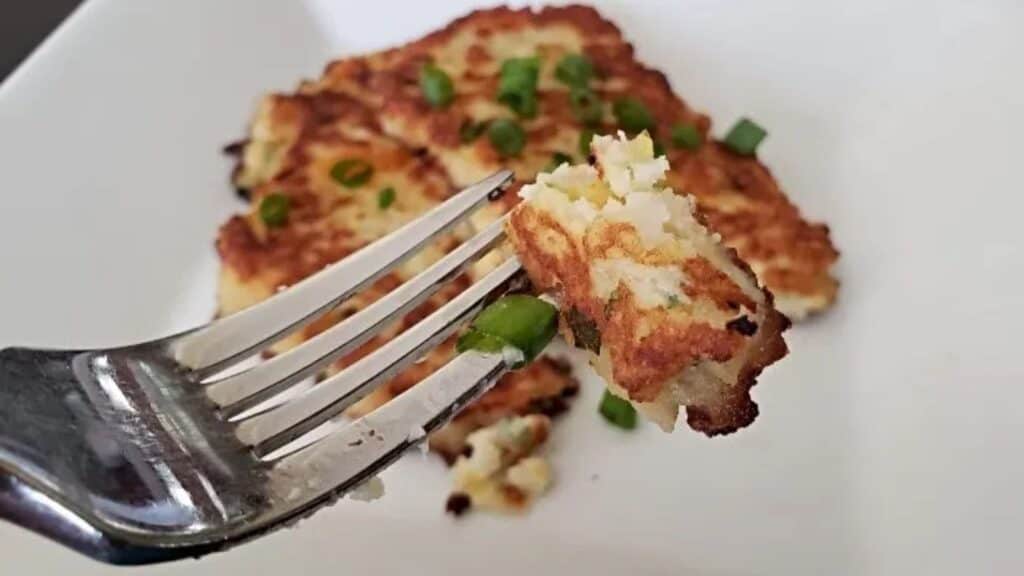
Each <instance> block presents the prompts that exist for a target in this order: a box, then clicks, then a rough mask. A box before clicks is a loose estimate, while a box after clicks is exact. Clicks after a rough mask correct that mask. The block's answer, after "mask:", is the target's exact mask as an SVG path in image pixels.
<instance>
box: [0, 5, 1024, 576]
mask: <svg viewBox="0 0 1024 576" xmlns="http://www.w3.org/2000/svg"><path fill="white" fill-rule="evenodd" d="M470 4H471V2H469V1H468V0H467V1H459V2H447V3H444V4H443V5H442V4H441V3H439V2H409V3H407V4H400V3H398V2H391V1H385V0H375V1H373V2H359V3H354V2H340V1H339V2H332V1H330V0H308V1H305V2H299V1H294V2H281V1H274V0H259V1H257V0H250V1H246V0H237V1H227V0H217V1H214V0H175V1H164V2H158V1H155V0H145V1H142V0H91V1H89V2H87V3H86V5H85V6H84V8H82V9H80V10H79V11H78V12H77V13H76V14H75V15H74V16H73V17H72V18H71V19H70V20H69V21H68V22H67V23H66V24H65V25H63V26H62V27H61V28H60V29H59V31H58V32H57V33H55V34H54V35H53V36H52V37H51V38H50V39H49V40H48V41H47V42H46V43H45V44H44V45H43V47H42V48H41V49H39V50H38V51H37V52H36V53H35V54H34V55H33V56H32V57H31V58H30V59H29V60H28V61H27V62H26V63H25V64H24V65H23V66H22V67H21V68H20V69H19V70H18V71H17V72H16V73H15V74H14V75H13V76H11V77H10V78H9V79H8V80H7V81H6V82H5V83H4V84H3V86H2V87H0V166H2V173H0V182H2V185H0V199H2V202H0V206H2V210H0V213H2V225H0V254H2V260H0V261H2V265H3V268H2V272H0V277H2V282H0V287H2V292H0V296H2V298H0V345H10V344H15V343H17V344H26V345H32V344H35V345H48V346H73V345H74V346H78V345H102V344H111V343H117V342H124V341H131V340H136V339H141V338H148V337H152V336H157V335H161V334H166V333H169V332H172V331H174V330H177V329H181V328H185V327H188V326H191V325H194V324H197V323H200V322H203V321H205V320H207V319H208V318H209V317H210V315H211V313H212V312H213V302H214V290H215V271H216V266H217V263H216V259H215V255H214V252H213V249H212V239H213V236H214V233H215V230H216V227H217V225H218V223H219V222H221V221H222V220H224V219H225V217H227V216H228V215H229V214H231V213H232V212H234V211H238V210H240V209H241V208H242V206H241V204H240V203H239V202H238V201H237V200H236V199H235V198H234V196H233V194H232V191H231V189H230V188H229V187H228V185H227V172H228V163H227V161H226V160H225V159H224V158H222V157H221V155H220V154H219V148H220V146H221V145H223V144H224V143H226V142H228V141H230V140H232V139H233V138H236V137H238V136H239V135H240V134H242V131H243V126H244V124H245V122H246V120H247V118H248V116H249V114H250V112H251V111H252V109H253V104H254V102H255V101H256V98H257V97H258V95H260V94H261V93H263V92H265V91H267V90H271V89H289V88H290V87H292V86H294V85H295V84H296V82H297V81H298V80H299V79H300V78H302V77H310V76H313V75H315V74H317V73H318V72H319V71H320V70H321V69H322V66H323V65H324V63H325V62H326V61H327V60H328V58H330V57H332V56H338V55H343V54H349V53H355V52H359V51H364V50H369V49H375V48H380V47H385V46H388V45H392V44H395V43H399V42H402V41H405V40H407V39H410V38H412V37H414V36H416V35H418V34H421V33H423V32H426V31H428V30H431V29H432V28H435V27H437V26H439V25H442V24H443V23H445V22H447V21H448V20H449V19H451V18H452V17H454V16H457V15H460V14H462V13H464V12H466V11H467V10H468V9H469V8H470ZM602 4H603V6H602V8H603V10H604V11H605V13H606V14H607V15H608V16H610V17H612V18H614V19H615V21H617V22H618V23H619V24H620V25H621V26H622V28H623V29H624V30H625V32H626V34H627V35H628V37H629V38H630V39H631V40H633V41H634V43H635V44H636V46H637V49H638V51H639V55H640V56H641V58H642V59H643V60H645V61H647V62H650V63H651V64H653V65H655V66H657V67H659V68H661V69H663V70H665V71H666V72H667V73H668V75H669V77H670V79H671V81H672V82H673V84H674V86H675V87H676V89H677V90H679V91H680V92H681V93H682V94H683V95H684V96H685V97H686V98H687V99H688V100H689V101H690V102H691V103H692V104H693V105H694V106H696V107H698V108H700V109H703V110H707V111H709V112H710V113H711V114H712V116H713V117H714V118H715V119H716V121H717V123H718V127H719V130H722V129H724V128H725V127H726V126H727V125H728V124H729V123H730V122H731V120H733V119H734V118H736V117H737V116H739V115H741V114H747V115H750V116H752V117H754V118H756V119H757V120H758V121H760V122H761V123H762V124H764V125H765V126H767V127H768V128H769V129H770V131H771V137H770V140H769V141H768V142H767V143H766V144H765V145H764V147H763V157H764V159H765V161H766V162H767V163H768V164H769V165H770V166H771V167H772V169H773V170H774V171H775V173H776V174H777V176H778V177H779V179H780V180H781V181H782V183H783V185H784V187H785V188H786V189H787V190H788V191H789V193H790V195H791V196H792V198H793V199H794V200H795V201H796V202H797V203H798V204H799V205H800V206H801V207H802V208H803V210H804V212H805V213H806V214H808V215H809V216H811V217H812V218H815V219H822V220H825V221H827V222H828V223H829V224H830V225H831V226H832V230H833V232H834V237H835V240H836V242H837V243H838V245H839V247H840V248H841V250H842V251H843V257H842V260H841V261H840V265H839V269H838V272H839V275H840V276H841V277H842V280H843V287H842V292H841V293H840V303H839V306H838V307H837V308H836V309H835V310H833V311H832V312H830V313H828V314H826V315H825V316H823V317H821V318H818V319H815V320H813V321H811V322H808V323H806V324H801V325H799V326H797V327H796V328H795V329H793V330H792V331H791V332H790V335H789V341H790V344H791V347H792V350H793V352H792V355H791V356H790V357H789V358H787V359H786V360H785V361H783V362H782V363H780V364H779V365H778V366H775V367H772V368H771V369H770V370H769V371H768V372H767V373H766V374H765V375H764V377H763V379H762V381H761V384H760V385H759V386H758V387H757V389H756V397H757V400H758V402H759V403H760V405H761V408H762V415H761V417H760V419H759V420H758V421H757V423H756V424H755V425H754V426H752V427H751V428H749V429H747V430H744V431H743V432H742V433H740V434H737V435H734V436H731V437H728V438H724V439H716V440H708V439H705V438H703V437H701V436H698V435H696V434H693V433H690V432H688V431H686V430H685V429H684V430H681V431H679V432H678V433H677V434H675V435H672V436H668V435H663V434H661V433H660V432H658V431H657V430H655V429H653V427H651V426H647V427H645V428H644V429H642V430H640V431H638V432H636V433H633V434H625V433H620V432H618V431H616V430H614V429H611V428H609V427H607V426H605V425H604V424H603V423H602V422H601V421H600V420H599V419H598V417H597V416H596V415H595V413H594V406H595V403H596V400H597V394H598V393H599V386H598V385H597V384H596V383H595V382H593V381H590V382H587V384H588V386H587V387H586V390H585V392H584V394H583V396H582V398H580V399H579V401H578V403H577V404H576V405H575V407H574V409H573V411H572V413H571V415H570V416H569V417H568V420H567V421H566V422H564V423H563V424H561V425H560V426H558V428H557V432H556V433H555V436H554V438H553V446H552V452H553V453H554V463H555V467H556V472H557V477H558V484H557V487H556V488H555V489H554V492H553V493H552V494H551V496H550V498H547V499H545V500H544V501H542V502H541V503H540V505H539V506H538V507H537V508H536V509H535V510H534V511H533V512H532V513H531V514H529V515H528V516H527V517H525V518H518V519H508V518H495V517H489V516H487V515H484V514H476V515H472V516H470V517H468V518H465V519H463V520H460V521H458V522H454V521H452V519H450V518H448V517H446V516H445V515H444V514H443V513H442V504H443V501H444V497H445V494H446V487H447V484H446V475H445V470H444V468H443V466H441V465H440V464H439V463H438V462H437V461H435V460H433V459H424V458H422V457H420V456H417V455H414V456H411V457H408V458H406V459H405V460H404V461H402V462H401V463H400V464H399V465H398V466H396V467H395V468H394V469H392V470H391V471H389V473H387V474H386V477H385V482H386V484H387V485H388V495H387V497H386V498H385V499H384V500H382V501H380V502H377V503H374V504H372V505H367V504H362V503H355V502H343V503H342V504H340V505H338V506H335V507H334V508H331V509H329V510H325V511H323V512H321V513H319V514H318V515H316V516H315V517H314V518H313V519H311V520H309V521H307V522H304V523H302V524H301V525H300V526H299V527H298V528H296V529H291V530H287V531H284V532H279V533H276V534H273V535H272V536H270V537H268V538H266V539H263V540H260V541H257V542H255V543H252V544H249V545H246V546H244V547H242V548H239V549H235V550H232V551H230V552H227V553H224V554H218V555H214V556H212V557H208V558H205V559H203V560H201V561H199V562H184V563H182V564H177V565H167V566H159V567H153V568H147V569H139V571H140V572H142V571H146V573H152V574H185V573H188V574H196V575H202V574H209V575H217V576H221V575H224V574H371V575H376V574H412V573H416V574H445V575H457V574H468V573H485V574H494V575H499V574H516V575H522V574H568V573H575V572H571V571H576V570H578V571H579V572H580V573H593V574H621V573H629V574H634V573H644V574H684V573H686V574H689V573H694V574H729V575H750V574H782V575H787V576H788V575H794V574H842V573H851V574H852V573H878V574H882V573H885V574H898V575H906V574H966V573H972V574H982V573H986V574H996V573H1002V574H1009V573H1013V572H1020V570H1021V568H1022V567H1024V566H1022V561H1021V560H1020V558H1021V557H1020V555H1019V550H1018V548H1019V545H1017V544H1016V542H1017V540H1018V539H1019V536H1020V529H1021V526H1022V524H1024V496H1022V495H1021V494H1022V493H1021V486H1024V458H1022V450H1021V439H1022V438H1024V368H1022V363H1021V360H1020V358H1019V357H1018V354H1020V351H1019V350H1018V348H1019V343H1020V342H1021V341H1022V330H1024V314H1022V313H1021V310H1020V298H1021V296H1022V295H1024V271H1022V266H1021V265H1022V264H1024V242H1022V240H1024V232H1022V230H1024V225H1022V224H1021V212H1022V209H1024V201H1022V197H1024V188H1022V186H1021V181H1022V179H1021V177H1020V175H1021V168H1020V164H1021V159H1020V155H1021V152H1022V142H1024V117H1022V103H1024V75H1022V73H1021V63H1020V55H1021V54H1024V36H1022V35H1021V34H1020V33H1019V27H1020V24H1021V23H1022V22H1024V10H1022V8H1021V6H1022V5H1021V4H1020V3H1019V2H1015V1H1014V0H1007V1H1005V2H997V1H988V2H982V1H976V2H959V1H941V2H940V1H935V2H930V3H927V5H924V4H925V3H918V2H910V1H907V2H902V3H899V2H892V1H890V0H861V1H859V2H846V1H836V2H824V1H820V0H807V1H798V0H784V1H775V2H760V1H754V0H749V1H739V0H737V1H711V0H686V1H671V2H670V1H667V0H666V1H665V2H643V3H639V2H626V1H625V0H621V1H618V2H611V1H610V2H607V3H602ZM0 562H2V564H3V566H4V568H3V570H2V572H4V573H8V572H10V573H11V574H72V573H74V574H77V575H82V576H87V575H92V574H107V573H110V572H111V568H109V567H107V566H103V565H100V564H94V563H91V562H90V561H87V560H85V559H83V558H80V557H78V556H76V555H74V554H72V553H71V552H68V551H66V550H64V549H62V548H59V547H57V546H54V545H52V544H49V543H47V542H44V541H43V540H42V539H40V538H38V537H36V536H34V535H31V534H29V533H27V532H25V531H22V530H18V529H15V528H13V527H11V526H9V525H0ZM120 573H133V574H134V573H136V572H134V571H127V572H120Z"/></svg>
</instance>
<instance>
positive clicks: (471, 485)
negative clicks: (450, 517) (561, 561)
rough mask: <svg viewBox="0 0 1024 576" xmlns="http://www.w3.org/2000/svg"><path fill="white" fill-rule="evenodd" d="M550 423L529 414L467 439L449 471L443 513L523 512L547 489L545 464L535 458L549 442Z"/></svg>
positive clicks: (503, 422)
mask: <svg viewBox="0 0 1024 576" xmlns="http://www.w3.org/2000/svg"><path fill="white" fill-rule="evenodd" d="M550 430H551V421H550V420H549V419H548V417H547V416H544V415H541V414H531V415H528V416H519V417H515V418H508V419H503V420H500V421H498V422H496V423H494V424H492V425H490V426H488V427H486V428H481V429H480V430H477V431H475V432H473V433H472V434H470V435H469V437H468V439H467V442H466V450H465V451H464V452H463V453H462V454H461V455H459V457H458V459H457V460H456V461H455V465H454V466H453V467H452V477H453V483H454V488H453V490H452V494H451V496H449V497H448V503H447V506H446V507H447V509H448V512H450V513H452V514H454V515H456V516H460V515H462V514H463V513H465V512H466V511H467V510H469V509H470V508H471V507H472V508H479V509H483V510H488V511H492V512H522V511H524V510H526V509H527V508H528V507H529V506H530V504H531V503H532V502H533V501H534V500H535V499H536V498H537V497H539V496H540V495H542V494H543V493H544V492H545V491H547V489H548V486H549V485H550V484H551V468H550V466H549V465H548V462H547V460H545V459H544V458H543V457H541V456H537V455H535V452H536V451H537V449H538V448H540V447H541V446H542V445H543V444H544V443H545V442H546V441H547V439H548V435H549V434H550Z"/></svg>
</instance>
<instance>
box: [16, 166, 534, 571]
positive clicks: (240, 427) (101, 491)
mask: <svg viewBox="0 0 1024 576" xmlns="http://www.w3.org/2000/svg"><path fill="white" fill-rule="evenodd" d="M511 179H512V173H511V172H510V171H508V170H504V171H501V172H497V173H495V174H493V175H492V176H490V177H488V178H486V179H484V180H482V181H480V182H478V183H477V184H475V185H473V186H471V187H469V188H467V189H465V190H463V191H462V192H460V193H458V194H456V195H454V196H452V197H451V198H450V199H448V200H447V201H445V202H444V203H443V204H440V205H438V206H436V207H435V208H434V209H432V210H431V211H430V212H428V213H426V214H424V215H423V216H421V217H419V218H418V219H416V220H413V221H411V222H409V223H408V224H406V225H405V226H403V227H402V228H400V229H399V230H397V231H395V232H393V233H392V234H390V235H388V236H386V237H384V238H382V239H380V240H378V241H377V242H374V243H373V244H370V245H369V246H367V247H365V248H363V249H362V250H360V251H358V252H356V253H354V254H352V255H351V256H349V257H347V258H345V259H344V260H342V261H339V262H337V263H335V264H334V265H332V266H330V267H327V268H325V269H324V270H322V271H320V272H318V273H317V274H315V275H313V276H310V277H309V278H307V279H305V280H303V281H302V282H299V283H297V284H295V285H294V286H292V287H290V288H288V289H287V290H284V291H281V292H279V293H278V294H276V295H275V296H273V297H272V298H270V299H268V300H266V301H264V302H262V303H260V304H258V305H255V306H253V307H251V308H248V309H246V310H243V311H241V312H239V313H237V314H234V315H231V316H228V317H225V318H222V319H219V320H216V321H214V322H212V323H210V324H207V325H205V326H201V327H198V328H194V329H192V330H188V331H186V332H183V333H180V334H177V335H174V336H169V337H166V338H162V339H158V340H153V341H149V342H143V343H141V344H135V345H131V346H124V347H118V348H107V349H98V350H35V349H27V348H7V349H3V350H0V517H2V518H5V519H7V520H10V521H12V522H14V523H16V524H20V525H21V526H23V527H26V528H28V529H31V530H34V531H36V532H38V533H39V534H42V535H43V536H45V537H48V538H50V539H52V540H54V541H57V542H59V543H62V544H64V545H66V546H69V547H71V548H73V549H75V550H77V551H79V552H81V553H84V554H86V555H88V556H91V557H93V558H95V559H98V560H101V561H105V562H110V563H115V564H146V563H154V562H164V561H170V560H175V559H179V558H183V557H188V556H194V557H198V556H201V555H204V554H207V553H210V552H214V551H218V550H222V549H225V548H228V547H230V546H232V545H235V544H237V543H240V542H245V541H248V540H250V539H253V538H255V537H258V536H260V535H262V534H266V533H267V532H270V531H272V530H274V529H275V528H279V527H282V526H286V525H288V524H289V523H292V522H295V521H297V520H299V519H301V518H303V517H305V516H307V515H309V514H312V513H313V512H314V511H315V510H316V509H318V508H320V507H321V506H323V505H326V504H329V503H332V502H333V501H335V500H336V499H337V498H339V497H340V496H341V495H343V494H345V493H346V492H348V491H350V490H352V489H353V488H355V487H357V486H359V485H360V484H362V483H364V482H367V481H369V480H371V479H372V478H374V476H375V475H376V474H377V473H379V472H380V471H381V470H382V469H384V468H385V467H386V466H388V465H389V464H391V463H392V462H394V461H395V460H396V459H398V457H399V456H400V455H401V454H402V453H403V452H405V451H406V450H409V449H410V448H411V447H413V446H415V445H416V444H418V443H420V442H422V441H423V440H424V437H425V436H426V435H427V434H429V433H430V432H431V431H433V430H435V429H437V428H438V427H440V426H441V425H443V424H444V423H445V422H447V421H448V420H449V419H450V418H451V417H452V416H453V415H454V414H455V413H457V412H458V411H459V410H460V409H461V408H462V407H463V406H465V405H466V404H467V403H469V402H471V401H473V400H474V399H475V398H477V397H479V396H480V395H481V394H482V393H484V392H485V391H487V390H488V389H489V388H490V387H491V386H492V385H493V384H494V383H495V382H496V381H497V379H498V378H500V377H501V376H502V375H503V374H504V373H505V372H506V371H508V370H509V366H508V365H506V360H505V358H504V357H503V356H502V355H501V354H486V353H481V352H475V351H469V352H465V353H462V354H459V355H458V356H456V357H455V358H454V359H452V360H451V361H450V362H449V363H448V364H446V365H445V366H444V367H442V368H441V369H439V370H438V371H437V372H435V373H434V374H433V375H432V376H430V377H429V378H427V379H425V380H424V381H422V382H421V383H419V384H418V385H416V386H415V387H413V388H412V389H410V390H408V391H407V392H406V393H403V394H401V395H400V396H398V397H397V398H395V399H393V400H391V401H390V402H388V403H386V404H384V405H383V406H381V407H380V408H378V409H376V410H374V411H372V412H370V413H368V414H366V415H365V416H363V417H362V418H359V419H357V420H354V421H351V422H341V421H339V419H338V418H337V416H339V415H340V414H341V413H342V412H343V411H344V410H345V409H346V408H347V407H349V406H351V405H352V404H353V403H354V402H356V401H357V400H359V399H360V398H362V397H363V396H365V395H366V394H367V393H369V392H370V391H372V390H373V389H374V388H375V387H377V386H378V385H380V384H382V383H384V382H386V381H387V380H388V379H389V378H390V377H391V376H393V375H395V374H396V373H398V372H399V371H400V370H402V369H403V368H404V367H406V366H408V365H409V364H410V363H412V362H414V361H416V360H417V359H419V358H420V357H422V356H423V355H424V354H426V353H427V352H428V351H429V350H430V349H431V348H433V347H434V346H436V345H437V344H438V343H440V342H442V341H443V340H445V339H446V338H448V337H449V336H450V335H451V334H453V333H454V332H455V331H456V330H457V329H458V328H459V326H461V325H462V324H464V323H465V322H466V321H467V320H469V319H471V318H472V317H473V316H474V315H475V314H476V313H477V312H479V310H480V309H482V307H483V306H484V305H486V303H487V302H489V301H490V300H491V299H493V298H494V297H496V296H497V295H499V294H501V293H503V292H506V291H508V290H509V289H510V288H513V287H514V286H515V284H516V283H517V282H522V279H523V274H522V271H521V267H520V265H519V262H518V260H516V259H515V257H512V258H509V259H508V260H506V261H505V262H504V263H503V264H501V265H500V266H498V267H497V268H495V269H494V270H493V271H491V272H490V273H489V274H487V275H486V276H484V277H483V278H482V279H480V280H479V281H478V282H476V283H474V284H473V285H472V286H470V287H469V288H468V289H466V290H465V291H463V292H462V293H460V294H459V295H458V296H457V297H455V298H453V299H452V300H450V301H448V302H447V303H446V304H445V305H444V306H442V307H441V308H439V309H437V310H436V311H435V312H434V313H433V314H431V315H430V316H429V317H427V318H425V319H424V320H422V321H421V322H419V323H418V324H416V325H415V326H413V327H411V328H409V329H408V330H406V331H405V332H403V333H401V334H400V335H399V336H397V337H396V338H394V339H393V340H391V341H389V342H388V343H387V344H386V345H384V346H382V347H380V348H379V349H377V350H376V351H375V352H373V353H372V354H370V355H368V356H366V357H364V358H362V359H361V360H359V361H358V362H356V363H355V364H353V365H351V366H349V367H348V368H346V369H345V370H343V371H341V372H339V373H337V374H335V375H333V376H331V377H329V378H327V379H326V380H324V381H322V382H320V383H318V384H317V385H315V386H312V387H307V388H306V389H305V390H301V389H299V388H300V387H298V385H299V384H300V383H303V382H307V381H308V380H307V379H308V377H309V376H311V375H314V374H315V373H317V372H318V371H320V370H321V369H323V368H325V367H326V366H328V365H329V364H330V363H331V362H332V361H334V360H336V359H337V358H339V357H341V356H343V355H345V354H346V353H348V352H351V351H352V350H354V349H355V348H356V347H357V346H359V345H360V344H362V343H364V342H366V341H367V340H369V339H370V338H371V337H373V335H374V334H376V333H377V332H378V331H379V330H380V329H381V328H382V327H384V326H386V325H387V324H388V323H389V322H391V321H393V320H396V319H397V318H399V317H401V316H402V315H404V314H405V313H407V312H409V311H411V310H412V309H413V308H415V307H416V306H417V305H419V304H420V303H422V302H423V301H424V300H426V299H427V298H428V297H429V296H430V295H431V294H433V293H435V292H436V291H437V290H438V289H439V288H440V287H441V286H443V285H444V283H445V282H446V281H448V280H451V279H453V278H455V277H456V276H458V275H459V274H461V273H462V272H463V271H464V270H466V268H467V267H468V266H469V265H470V264H472V263H473V262H474V261H476V260H477V259H479V258H480V257H481V256H483V255H484V254H486V253H487V252H488V251H490V250H491V249H492V248H494V247H495V246H496V245H497V244H498V243H499V242H500V241H501V240H502V239H503V237H504V233H503V229H502V222H501V221H497V222H495V223H493V224H491V225H490V226H489V227H487V228H485V229H483V230H482V231H481V232H479V233H478V234H477V235H476V236H474V237H472V238H470V239H469V240H467V241H466V242H464V243H462V244H461V245H459V246H458V247H457V248H455V249H454V250H453V251H451V252H450V253H448V254H447V255H446V256H444V257H443V258H441V259H440V260H438V261H437V262H436V263H435V264H433V265H432V266H430V267H429V268H427V269H426V270H424V271H423V272H422V273H420V274H418V275H417V276H415V277H413V278H412V279H410V280H409V281H407V282H405V283H404V284H402V285H400V286H399V287H398V288H396V289H395V290H393V291H392V292H390V293H389V294H388V295H386V296H385V297H383V298H381V299H379V300H377V301H376V302H374V303H373V304H372V305H370V306H368V307H366V308H365V309H363V310H362V311H361V312H359V313H358V314H356V315H353V316H351V317H349V318H347V319H345V320H344V321H342V322H340V323H338V324H335V325H334V326H333V327H332V328H330V329H328V330H326V331H324V332H322V333H320V334H318V335H317V336H315V337H313V338H311V339H309V340H307V341H306V342H304V343H303V344H301V345H299V346H297V347H294V348H292V349H290V350H289V351H287V352H284V353H282V354H279V355H276V356H273V357H272V358H270V359H269V360H266V361H264V362H261V363H258V364H255V365H254V366H252V367H248V368H245V366H246V364H245V363H244V362H243V361H244V360H245V359H246V358H248V357H250V356H252V355H254V354H255V353H257V352H259V351H261V350H263V349H265V348H267V347H268V346H269V345H271V344H272V343H274V342H275V341H277V340H279V339H281V338H283V337H285V336H287V335H288V334H290V333H293V332H295V331H296V330H298V329H300V328H301V327H303V326H305V325H306V324H307V323H309V322H310V321H312V320H314V319H316V318H317V317H319V316H321V315H322V314H324V313H325V312H327V311H329V310H331V309H332V308H333V307H335V306H337V305H338V304H339V303H341V302H342V301H344V300H345V299H346V298H348V297H349V296H351V295H353V294H354V293H356V292H357V291H359V290H360V289H362V288H365V287H366V286H367V285H369V284H370V283H371V282H373V281H374V280H376V279H377V278H379V277H381V276H382V275H383V274H385V273H387V272H388V271H389V270H391V269H392V268H393V267H395V266H396V265H397V264H398V263H400V262H401V261H402V260H404V259H405V258H407V257H409V256H411V255H412V254H414V253H416V252H417V251H418V250H419V249H421V248H422V247H423V246H424V245H426V244H427V243H429V242H430V241H431V240H432V239H434V238H436V237H437V236H438V235H439V234H441V233H443V232H445V231H447V230H450V229H451V228H452V227H453V226H455V225H456V224H457V223H458V222H460V221H461V220H463V219H464V218H465V217H466V216H468V215H469V214H470V213H471V212H473V211H474V210H475V209H477V208H478V207H480V206H481V205H483V204H485V203H486V202H487V201H488V200H494V199H496V198H497V197H498V196H500V195H501V193H502V191H503V190H504V188H505V187H506V186H507V184H508V183H509V182H510V181H511ZM232 369H233V373H232ZM225 374H228V375H225Z"/></svg>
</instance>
